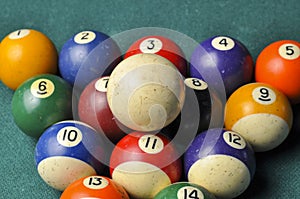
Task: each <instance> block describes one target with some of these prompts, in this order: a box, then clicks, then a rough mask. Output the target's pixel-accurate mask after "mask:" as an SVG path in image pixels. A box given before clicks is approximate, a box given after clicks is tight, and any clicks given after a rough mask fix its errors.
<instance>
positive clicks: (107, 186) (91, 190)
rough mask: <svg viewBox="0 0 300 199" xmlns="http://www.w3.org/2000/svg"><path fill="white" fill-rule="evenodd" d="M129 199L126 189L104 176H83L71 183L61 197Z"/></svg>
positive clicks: (66, 198)
mask: <svg viewBox="0 0 300 199" xmlns="http://www.w3.org/2000/svg"><path fill="white" fill-rule="evenodd" d="M83 198H85V199H88V198H89V199H96V198H101V199H112V198H113V199H129V196H128V194H127V192H126V191H125V189H124V188H123V187H122V186H121V185H119V184H118V183H116V182H114V181H113V180H112V179H110V178H108V177H104V176H98V175H95V176H88V177H83V178H80V179H78V180H76V181H75V182H73V183H72V184H70V185H69V186H68V187H67V188H66V189H65V190H64V192H63V193H62V195H61V196H60V199H83Z"/></svg>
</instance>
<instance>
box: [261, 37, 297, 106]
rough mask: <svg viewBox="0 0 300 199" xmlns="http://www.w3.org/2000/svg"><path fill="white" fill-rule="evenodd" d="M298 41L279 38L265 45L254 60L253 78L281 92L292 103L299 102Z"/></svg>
mask: <svg viewBox="0 0 300 199" xmlns="http://www.w3.org/2000/svg"><path fill="white" fill-rule="evenodd" d="M299 49H300V43H299V42H297V41H293V40H281V41H276V42H274V43H271V44H270V45H268V46H267V47H265V48H264V49H263V50H262V51H261V53H260V54H259V56H258V57H257V60H256V67H255V79H256V81H257V82H262V83H267V84H270V85H272V86H273V87H275V88H276V89H278V90H279V91H281V92H283V93H284V94H285V95H286V96H287V97H288V98H289V99H290V101H291V102H292V103H293V104H297V103H300V50H299Z"/></svg>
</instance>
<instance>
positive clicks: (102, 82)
mask: <svg viewBox="0 0 300 199" xmlns="http://www.w3.org/2000/svg"><path fill="white" fill-rule="evenodd" d="M108 80H109V77H101V78H100V79H98V80H97V81H96V83H95V88H96V90H97V91H99V92H107V84H108Z"/></svg>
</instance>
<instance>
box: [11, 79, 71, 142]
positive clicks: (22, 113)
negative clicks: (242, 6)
mask: <svg viewBox="0 0 300 199" xmlns="http://www.w3.org/2000/svg"><path fill="white" fill-rule="evenodd" d="M12 115H13V118H14V121H15V123H16V125H17V126H18V127H19V128H20V129H21V130H22V131H23V132H24V133H25V134H27V135H29V136H32V137H35V138H38V137H39V136H40V135H41V134H42V133H43V132H44V130H45V129H46V128H48V127H49V126H51V125H52V124H54V123H56V122H58V121H61V120H65V119H72V117H73V116H72V87H71V86H70V85H69V84H68V83H67V82H66V81H65V80H64V79H62V78H61V77H59V76H56V75H51V74H43V75H37V76H34V77H32V78H30V79H28V80H26V81H25V82H23V83H22V84H21V85H20V86H19V87H18V88H17V90H16V91H15V92H14V95H13V98H12Z"/></svg>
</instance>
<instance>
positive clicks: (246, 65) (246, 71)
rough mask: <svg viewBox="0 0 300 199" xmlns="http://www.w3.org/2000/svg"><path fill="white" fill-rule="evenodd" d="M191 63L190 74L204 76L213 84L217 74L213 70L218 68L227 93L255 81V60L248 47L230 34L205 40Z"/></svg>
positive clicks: (194, 54)
mask: <svg viewBox="0 0 300 199" xmlns="http://www.w3.org/2000/svg"><path fill="white" fill-rule="evenodd" d="M190 62H191V65H190V76H191V77H196V78H199V79H204V81H206V82H207V83H209V84H210V82H212V81H213V79H214V78H215V77H214V75H216V74H213V73H211V71H212V70H211V69H212V68H216V69H217V70H218V71H219V73H220V75H221V77H222V80H223V82H224V86H225V91H226V94H227V96H229V95H230V94H231V93H232V92H233V91H234V90H236V89H237V88H238V87H240V86H242V85H243V84H246V83H249V82H250V81H251V80H252V74H253V70H254V69H253V60H252V57H251V55H250V53H249V51H248V49H247V48H246V47H245V45H244V44H242V43H241V42H240V41H238V40H237V39H234V38H232V37H229V36H214V37H211V38H208V39H206V40H205V41H203V42H201V43H200V44H199V45H198V46H197V47H196V49H195V50H194V52H193V53H192V56H191V60H190ZM215 83H217V82H215Z"/></svg>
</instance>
